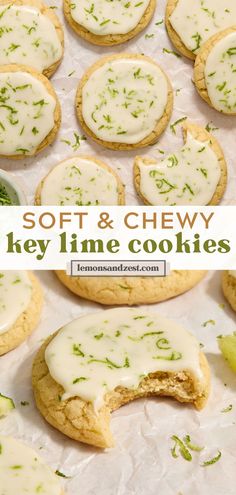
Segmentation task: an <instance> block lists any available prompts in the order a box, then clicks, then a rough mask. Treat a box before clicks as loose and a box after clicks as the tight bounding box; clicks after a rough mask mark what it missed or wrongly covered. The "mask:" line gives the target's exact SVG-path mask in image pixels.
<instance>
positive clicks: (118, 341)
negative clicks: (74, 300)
mask: <svg viewBox="0 0 236 495" xmlns="http://www.w3.org/2000/svg"><path fill="white" fill-rule="evenodd" d="M62 362H63V363H64V366H61V363H62ZM209 382H210V377H209V367H208V364H207V361H206V358H205V356H204V355H203V354H202V353H200V350H199V343H198V342H197V340H196V339H195V337H193V336H192V335H191V334H190V333H188V332H187V331H186V330H185V329H184V328H183V327H182V326H180V325H178V324H176V323H175V322H173V321H170V320H167V319H166V318H163V317H162V316H160V315H159V314H157V313H148V312H146V311H143V310H140V309H138V308H137V309H128V308H123V309H110V310H107V311H102V312H99V313H95V314H91V315H87V316H83V317H81V318H78V319H77V320H74V321H72V322H71V323H69V324H68V325H66V326H65V327H63V328H62V329H60V330H59V332H57V333H56V334H54V335H52V336H51V337H49V339H48V340H47V341H46V343H44V344H43V346H42V347H41V349H40V350H39V352H38V354H37V356H36V358H35V361H34V364H33V388H34V394H35V399H36V404H37V407H38V409H39V410H40V412H41V414H42V415H43V416H44V417H45V419H46V420H47V421H48V422H49V423H50V424H51V425H52V426H54V427H55V428H57V429H58V430H60V431H61V432H62V433H64V434H65V435H67V436H69V437H71V438H73V439H74V440H77V441H81V442H85V443H88V444H91V445H95V446H97V447H101V448H106V447H112V446H113V445H114V442H113V437H112V434H111V431H110V413H111V412H112V411H114V410H115V409H118V408H119V407H120V406H122V405H124V404H126V403H127V402H130V401H132V400H134V399H137V398H139V397H148V396H158V395H160V396H163V395H166V396H170V397H174V398H175V399H177V400H178V401H179V402H185V403H191V404H193V405H194V406H195V407H196V408H197V409H201V408H203V407H204V406H205V404H206V401H207V398H208V394H209V386H210V383H209Z"/></svg>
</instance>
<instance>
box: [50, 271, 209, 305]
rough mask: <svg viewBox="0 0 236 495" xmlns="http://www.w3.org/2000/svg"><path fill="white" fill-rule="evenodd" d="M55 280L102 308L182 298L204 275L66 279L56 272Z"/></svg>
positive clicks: (62, 274) (177, 274)
mask: <svg viewBox="0 0 236 495" xmlns="http://www.w3.org/2000/svg"><path fill="white" fill-rule="evenodd" d="M56 274H57V276H58V278H59V280H60V281H61V282H62V283H63V284H64V285H65V286H66V287H67V288H68V289H69V290H71V291H72V292H73V293H74V294H77V295H78V296H80V297H82V298H84V299H88V300H90V301H95V302H98V303H101V304H105V305H122V304H124V305H125V304H127V305H129V306H133V305H135V304H154V303H157V302H161V301H165V300H167V299H170V298H172V297H175V296H178V295H180V294H183V293H184V292H186V291H188V290H190V289H192V287H194V286H195V285H196V284H198V283H199V282H200V281H201V280H202V279H203V277H204V276H205V274H206V272H205V271H200V270H195V271H187V270H182V271H181V270H174V271H172V272H171V273H170V275H168V276H167V277H70V276H69V275H67V274H66V272H64V271H60V270H57V271H56Z"/></svg>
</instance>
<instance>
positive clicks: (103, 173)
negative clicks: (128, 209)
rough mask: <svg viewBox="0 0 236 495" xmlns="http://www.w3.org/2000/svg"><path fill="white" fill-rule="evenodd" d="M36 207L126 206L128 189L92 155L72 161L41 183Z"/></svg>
mask: <svg viewBox="0 0 236 495" xmlns="http://www.w3.org/2000/svg"><path fill="white" fill-rule="evenodd" d="M35 204H36V205H60V206H64V205H78V206H85V205H86V206H88V205H89V206H91V205H92V206H94V205H123V204H125V188H124V186H123V184H122V182H121V180H120V178H119V177H118V175H117V174H116V173H115V172H114V171H113V170H112V168H110V167H109V166H108V165H106V164H105V163H103V162H101V161H100V160H98V159H97V158H94V157H90V156H82V155H81V156H76V157H73V158H68V159H67V160H64V161H63V162H61V163H59V164H58V165H56V166H55V167H54V168H52V169H51V171H50V172H49V173H48V175H47V176H46V177H45V178H44V179H43V180H42V181H41V182H40V184H39V186H38V188H37V191H36V194H35Z"/></svg>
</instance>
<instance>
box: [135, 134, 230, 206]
mask: <svg viewBox="0 0 236 495" xmlns="http://www.w3.org/2000/svg"><path fill="white" fill-rule="evenodd" d="M144 160H145V157H144ZM137 165H138V167H139V170H140V192H141V194H142V196H144V197H145V199H146V200H147V201H148V202H149V203H150V204H152V205H163V204H167V205H188V204H189V205H199V206H200V205H207V204H208V203H210V201H211V198H212V196H213V195H214V193H215V190H216V187H217V185H218V182H219V180H220V175H221V171H220V165H219V161H218V158H217V156H216V154H215V153H214V152H213V150H212V149H211V147H210V145H209V143H208V142H204V143H203V142H202V141H197V140H196V139H194V137H193V136H192V134H191V133H190V132H188V133H187V141H186V144H185V145H184V146H183V148H181V150H180V151H177V152H176V153H175V154H172V155H169V156H167V157H166V158H165V159H164V160H163V161H161V162H157V161H156V162H155V160H154V163H153V164H150V165H145V162H144V161H143V158H142V157H139V158H138V159H137Z"/></svg>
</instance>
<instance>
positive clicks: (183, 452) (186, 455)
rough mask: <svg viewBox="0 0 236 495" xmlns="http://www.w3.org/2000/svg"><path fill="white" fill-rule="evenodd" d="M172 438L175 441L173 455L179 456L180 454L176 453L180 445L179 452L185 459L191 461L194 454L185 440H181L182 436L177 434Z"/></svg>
mask: <svg viewBox="0 0 236 495" xmlns="http://www.w3.org/2000/svg"><path fill="white" fill-rule="evenodd" d="M171 440H173V441H174V442H175V445H174V447H173V448H172V449H171V454H172V456H173V457H174V458H177V457H178V455H177V453H176V448H177V447H179V452H180V454H181V455H182V457H183V458H184V459H185V461H191V460H192V455H191V453H190V452H189V450H188V449H187V447H186V446H185V445H184V442H182V440H180V438H179V437H177V435H173V436H172V437H171Z"/></svg>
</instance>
